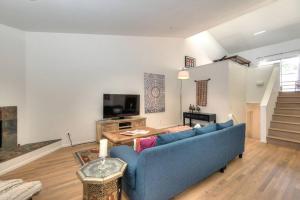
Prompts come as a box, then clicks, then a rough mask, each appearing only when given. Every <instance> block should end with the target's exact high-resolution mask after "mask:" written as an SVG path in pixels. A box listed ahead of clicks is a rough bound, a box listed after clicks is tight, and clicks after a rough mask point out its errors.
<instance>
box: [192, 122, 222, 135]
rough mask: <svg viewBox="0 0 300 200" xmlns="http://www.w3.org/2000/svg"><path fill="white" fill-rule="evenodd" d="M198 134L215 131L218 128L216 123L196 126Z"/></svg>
mask: <svg viewBox="0 0 300 200" xmlns="http://www.w3.org/2000/svg"><path fill="white" fill-rule="evenodd" d="M194 130H195V133H196V135H203V134H205V133H210V132H214V131H216V130H217V125H216V124H210V125H208V126H205V127H202V128H194Z"/></svg>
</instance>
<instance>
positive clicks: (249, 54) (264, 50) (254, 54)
mask: <svg viewBox="0 0 300 200" xmlns="http://www.w3.org/2000/svg"><path fill="white" fill-rule="evenodd" d="M299 49H300V39H296V40H290V41H287V42H282V43H278V44H273V45H269V46H264V47H260V48H257V49H251V50H248V51H242V52H239V53H237V54H238V55H240V56H242V57H245V58H247V59H248V60H250V61H251V62H252V65H253V66H256V65H257V61H258V60H257V59H256V58H259V57H264V56H268V55H273V54H278V53H284V52H289V51H294V50H299Z"/></svg>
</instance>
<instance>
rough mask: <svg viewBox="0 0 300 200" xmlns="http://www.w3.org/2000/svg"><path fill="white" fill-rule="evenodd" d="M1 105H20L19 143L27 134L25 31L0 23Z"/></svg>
mask: <svg viewBox="0 0 300 200" xmlns="http://www.w3.org/2000/svg"><path fill="white" fill-rule="evenodd" d="M0 91H1V92H0V106H17V107H18V143H20V142H21V141H22V140H23V138H24V137H25V136H26V132H25V131H26V123H25V118H26V116H25V33H24V32H23V31H20V30H17V29H14V28H11V27H8V26H4V25H1V24H0Z"/></svg>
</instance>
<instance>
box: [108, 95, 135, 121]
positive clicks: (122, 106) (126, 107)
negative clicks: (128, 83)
mask: <svg viewBox="0 0 300 200" xmlns="http://www.w3.org/2000/svg"><path fill="white" fill-rule="evenodd" d="M139 114H140V95H131V94H103V118H112V117H126V116H134V115H139Z"/></svg>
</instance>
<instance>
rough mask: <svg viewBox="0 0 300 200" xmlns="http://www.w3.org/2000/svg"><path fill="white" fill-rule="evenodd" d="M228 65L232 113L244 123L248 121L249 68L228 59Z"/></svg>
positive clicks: (239, 121)
mask: <svg viewBox="0 0 300 200" xmlns="http://www.w3.org/2000/svg"><path fill="white" fill-rule="evenodd" d="M228 67H229V75H228V79H229V80H228V81H229V83H228V84H229V104H230V113H232V114H233V115H234V119H235V120H237V121H238V123H242V122H245V121H246V88H247V87H246V81H247V68H246V67H245V66H242V65H239V64H237V63H235V62H232V61H228Z"/></svg>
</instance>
